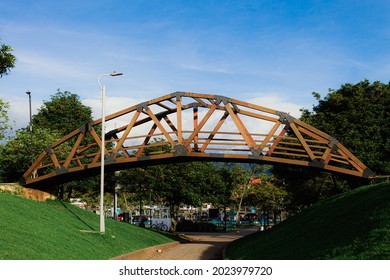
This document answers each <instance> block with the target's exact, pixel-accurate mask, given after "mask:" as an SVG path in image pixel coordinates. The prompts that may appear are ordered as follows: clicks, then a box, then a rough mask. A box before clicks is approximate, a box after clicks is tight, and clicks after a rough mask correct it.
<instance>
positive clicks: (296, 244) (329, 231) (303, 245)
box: [226, 183, 390, 260]
mask: <svg viewBox="0 0 390 280" xmlns="http://www.w3.org/2000/svg"><path fill="white" fill-rule="evenodd" d="M226 258H228V259H252V260H254V259H274V260H275V259H276V260H278V259H295V260H299V259H327V260H332V259H365V260H371V259H387V260H389V259H390V183H381V184H377V185H370V186H364V187H361V188H358V189H356V190H354V191H351V192H348V193H345V194H341V195H338V196H334V197H332V198H330V199H327V200H324V201H322V202H320V203H318V204H316V205H314V206H312V207H310V208H307V209H305V210H304V211H302V212H301V213H300V214H298V215H296V216H294V217H291V218H289V219H287V220H286V221H284V222H283V223H281V224H279V225H277V226H275V227H273V228H272V229H270V230H267V231H264V232H258V233H256V234H253V235H250V236H247V237H245V238H242V239H239V240H237V241H235V242H233V243H231V244H230V246H229V247H228V248H227V250H226Z"/></svg>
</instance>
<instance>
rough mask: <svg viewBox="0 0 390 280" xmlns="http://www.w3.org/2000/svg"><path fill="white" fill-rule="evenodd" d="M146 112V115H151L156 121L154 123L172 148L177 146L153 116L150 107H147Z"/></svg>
mask: <svg viewBox="0 0 390 280" xmlns="http://www.w3.org/2000/svg"><path fill="white" fill-rule="evenodd" d="M144 111H145V113H146V114H148V115H149V117H150V118H151V119H152V120H153V121H154V123H155V124H156V125H157V126H158V128H159V129H160V131H161V132H162V133H163V134H164V136H165V138H166V139H167V141H168V142H169V143H170V144H171V145H172V147H174V146H175V142H174V141H173V139H172V137H171V136H170V135H169V133H168V132H167V131H166V130H165V128H164V127H163V126H162V124H161V123H160V121H159V120H158V119H157V117H156V116H155V115H154V114H153V112H152V110H150V108H149V107H147V106H146V107H145V108H144Z"/></svg>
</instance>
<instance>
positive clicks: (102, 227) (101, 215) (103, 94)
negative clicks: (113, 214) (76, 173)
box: [98, 72, 123, 233]
mask: <svg viewBox="0 0 390 280" xmlns="http://www.w3.org/2000/svg"><path fill="white" fill-rule="evenodd" d="M120 75H123V73H117V72H112V73H110V74H101V75H99V77H98V84H99V87H100V93H101V99H102V139H101V145H100V146H101V153H100V164H101V168H100V233H105V232H106V229H105V226H104V154H105V127H104V124H105V112H104V107H105V99H106V87H105V86H102V84H101V83H100V79H101V78H102V77H104V76H112V77H114V76H120Z"/></svg>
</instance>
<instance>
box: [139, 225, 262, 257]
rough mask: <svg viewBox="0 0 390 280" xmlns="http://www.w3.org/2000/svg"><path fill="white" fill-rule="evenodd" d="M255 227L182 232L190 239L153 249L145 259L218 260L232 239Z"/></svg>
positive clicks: (251, 230)
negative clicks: (236, 230) (187, 241)
mask: <svg viewBox="0 0 390 280" xmlns="http://www.w3.org/2000/svg"><path fill="white" fill-rule="evenodd" d="M257 230H258V228H257V227H255V228H249V229H243V230H241V231H240V232H235V231H233V232H227V233H225V232H223V233H193V232H191V233H183V234H184V235H185V236H187V237H189V238H190V239H191V240H192V241H191V242H189V243H180V244H176V245H175V246H172V247H169V248H166V249H162V250H155V251H154V252H153V253H151V254H150V255H149V256H148V257H147V259H149V260H220V259H222V251H223V249H224V247H225V246H226V245H228V244H229V243H230V242H232V241H233V240H236V239H238V238H241V237H243V236H245V235H247V234H251V233H254V232H256V231H257Z"/></svg>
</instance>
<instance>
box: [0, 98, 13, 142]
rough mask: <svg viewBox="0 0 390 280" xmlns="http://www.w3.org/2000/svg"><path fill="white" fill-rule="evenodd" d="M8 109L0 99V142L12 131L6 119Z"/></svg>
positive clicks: (7, 104)
mask: <svg viewBox="0 0 390 280" xmlns="http://www.w3.org/2000/svg"><path fill="white" fill-rule="evenodd" d="M8 109H9V103H8V102H5V101H3V100H2V99H1V98H0V141H1V140H3V139H4V138H5V137H6V136H7V134H8V133H9V131H10V130H12V126H11V124H10V121H9V117H8Z"/></svg>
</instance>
